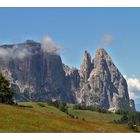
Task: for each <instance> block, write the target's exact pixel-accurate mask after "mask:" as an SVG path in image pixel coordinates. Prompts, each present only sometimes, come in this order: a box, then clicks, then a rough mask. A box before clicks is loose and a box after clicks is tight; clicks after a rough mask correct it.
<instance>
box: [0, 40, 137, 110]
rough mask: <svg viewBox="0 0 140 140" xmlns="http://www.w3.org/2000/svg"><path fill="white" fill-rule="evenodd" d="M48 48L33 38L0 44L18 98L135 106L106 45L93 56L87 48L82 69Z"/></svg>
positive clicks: (2, 66) (3, 67) (0, 63)
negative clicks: (73, 65) (105, 48)
mask: <svg viewBox="0 0 140 140" xmlns="http://www.w3.org/2000/svg"><path fill="white" fill-rule="evenodd" d="M47 49H48V48H47ZM47 49H46V48H45V49H44V48H42V45H41V44H40V43H38V42H35V41H32V40H27V41H26V42H24V43H19V44H16V45H15V44H13V45H2V46H0V71H1V72H2V73H3V75H4V76H6V77H7V79H9V80H10V82H11V86H12V87H13V88H14V90H15V91H16V95H15V97H14V100H16V101H17V102H18V101H47V100H53V99H55V100H56V99H57V100H62V101H64V102H67V103H81V104H84V105H86V106H95V107H97V106H99V107H103V108H105V109H109V110H111V111H115V110H119V109H122V110H130V111H134V110H135V103H134V101H133V100H130V99H129V94H128V89H127V83H126V80H125V79H124V77H123V76H122V75H121V73H120V72H119V70H118V69H117V68H116V66H115V65H114V64H113V62H112V60H111V58H110V56H109V55H108V54H107V52H106V51H105V50H104V49H99V50H98V51H97V52H96V56H95V58H94V59H93V60H91V55H90V54H89V53H88V52H87V51H85V53H84V59H83V63H82V65H81V67H80V70H78V69H76V68H70V67H69V66H66V65H65V64H63V63H62V60H61V57H60V55H59V54H58V53H56V52H52V51H51V50H52V49H49V51H46V50H47Z"/></svg>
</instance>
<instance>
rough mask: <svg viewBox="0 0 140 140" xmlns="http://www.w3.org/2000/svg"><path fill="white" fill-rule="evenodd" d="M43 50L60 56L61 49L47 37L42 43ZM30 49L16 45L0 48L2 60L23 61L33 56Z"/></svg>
mask: <svg viewBox="0 0 140 140" xmlns="http://www.w3.org/2000/svg"><path fill="white" fill-rule="evenodd" d="M41 48H42V50H43V51H44V52H47V53H51V54H56V55H59V53H60V47H59V46H58V45H57V44H55V42H54V41H53V40H52V39H51V38H50V37H49V36H45V37H43V39H42V42H41ZM32 53H33V52H32V50H31V49H30V48H29V47H26V46H25V47H21V46H18V45H15V46H13V47H0V58H3V59H4V60H7V61H9V60H10V59H23V58H25V57H28V56H31V55H32Z"/></svg>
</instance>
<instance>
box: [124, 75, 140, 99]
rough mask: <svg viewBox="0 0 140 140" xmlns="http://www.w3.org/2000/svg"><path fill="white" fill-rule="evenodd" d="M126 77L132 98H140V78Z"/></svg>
mask: <svg viewBox="0 0 140 140" xmlns="http://www.w3.org/2000/svg"><path fill="white" fill-rule="evenodd" d="M124 77H125V79H126V80H127V84H128V91H129V95H130V98H132V99H140V79H138V78H135V77H130V78H129V77H126V76H124Z"/></svg>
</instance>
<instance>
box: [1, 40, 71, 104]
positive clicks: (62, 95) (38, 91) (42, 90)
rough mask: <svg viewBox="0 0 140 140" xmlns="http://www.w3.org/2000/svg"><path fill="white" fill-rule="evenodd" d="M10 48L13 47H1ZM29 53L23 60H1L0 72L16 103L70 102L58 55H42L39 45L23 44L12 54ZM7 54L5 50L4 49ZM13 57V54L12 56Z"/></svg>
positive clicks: (44, 53)
mask: <svg viewBox="0 0 140 140" xmlns="http://www.w3.org/2000/svg"><path fill="white" fill-rule="evenodd" d="M5 47H6V49H11V51H13V48H14V47H15V45H7V46H1V48H5ZM23 48H24V49H25V48H26V50H27V52H29V54H28V53H27V54H26V53H25V57H23V58H22V59H20V58H19V57H18V58H13V57H12V56H11V57H10V59H8V60H7V59H6V58H3V57H0V70H1V72H2V73H3V74H4V75H5V76H7V77H8V79H10V81H11V83H12V86H13V87H14V89H15V90H16V93H17V94H16V96H15V99H16V101H46V100H50V99H52V98H55V99H59V100H63V101H65V102H72V101H71V95H70V94H67V91H66V79H65V72H64V70H63V65H62V61H61V58H60V56H59V55H57V54H53V53H47V52H43V50H42V49H41V44H40V43H37V42H34V41H26V42H25V43H21V44H18V45H17V47H16V48H15V49H14V51H21V52H23ZM6 51H8V50H6ZM15 55H16V54H14V56H15Z"/></svg>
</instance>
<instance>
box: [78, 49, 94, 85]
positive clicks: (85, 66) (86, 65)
mask: <svg viewBox="0 0 140 140" xmlns="http://www.w3.org/2000/svg"><path fill="white" fill-rule="evenodd" d="M92 67H93V64H92V63H91V56H90V54H89V53H88V52H87V51H85V53H84V59H83V63H82V65H81V67H80V78H81V83H84V82H87V80H88V78H89V75H90V72H91V70H92Z"/></svg>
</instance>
